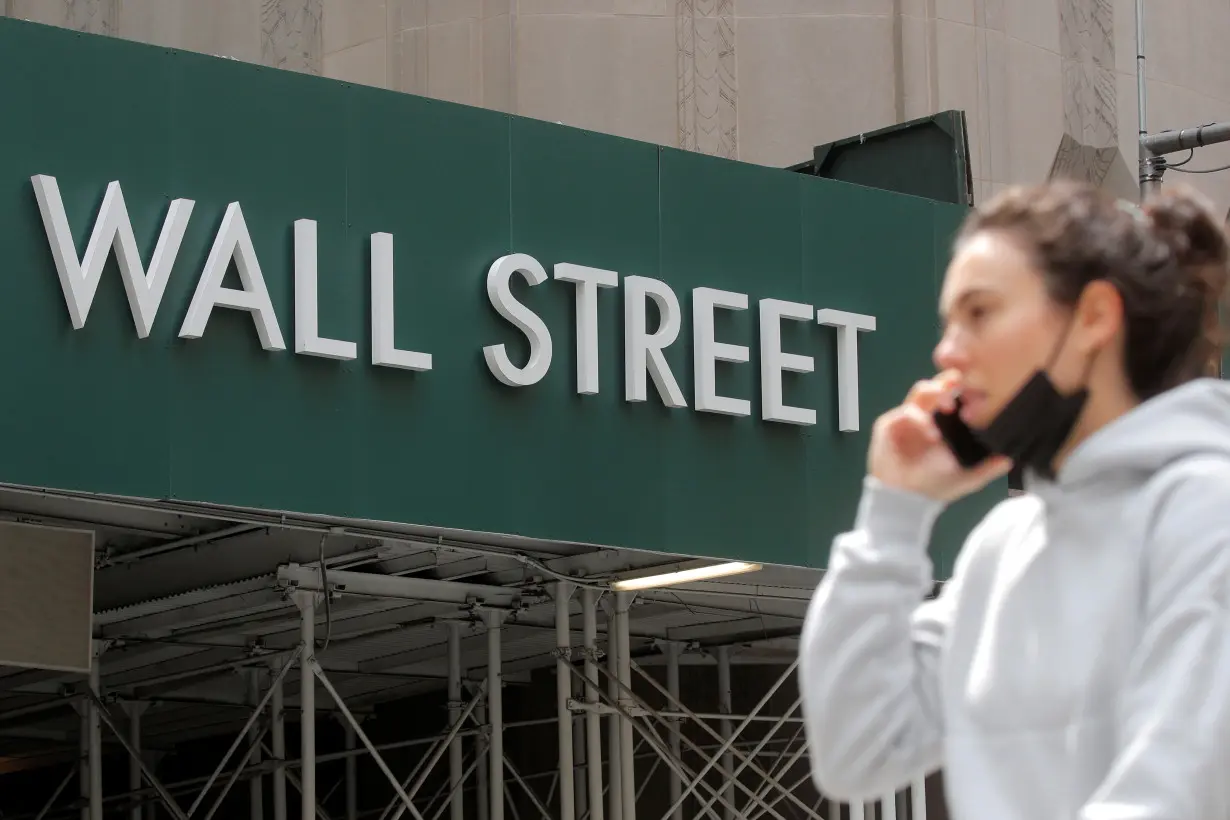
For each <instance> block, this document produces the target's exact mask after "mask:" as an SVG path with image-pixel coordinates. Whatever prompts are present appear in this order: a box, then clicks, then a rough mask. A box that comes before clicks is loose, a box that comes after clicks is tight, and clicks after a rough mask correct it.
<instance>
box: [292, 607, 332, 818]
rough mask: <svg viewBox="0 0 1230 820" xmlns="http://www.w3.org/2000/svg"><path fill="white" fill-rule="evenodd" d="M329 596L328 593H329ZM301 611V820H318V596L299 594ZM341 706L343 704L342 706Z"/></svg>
mask: <svg viewBox="0 0 1230 820" xmlns="http://www.w3.org/2000/svg"><path fill="white" fill-rule="evenodd" d="M325 594H326V595H327V594H328V592H327V591H326V592H325ZM293 597H294V600H295V604H296V606H298V607H299V612H300V615H301V618H300V627H299V642H300V651H301V654H300V656H299V703H300V708H301V709H302V710H303V714H302V716H301V717H300V719H299V759H300V760H301V761H302V771H301V772H300V773H299V791H300V792H301V794H302V796H303V799H302V800H301V801H300V803H301V806H300V812H299V820H315V818H316V676H315V675H314V674H312V665H313V664H314V663H315V661H316V593H315V592H302V591H298V592H295V593H294V594H293ZM339 705H340V704H339Z"/></svg>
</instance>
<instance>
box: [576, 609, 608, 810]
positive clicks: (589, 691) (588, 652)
mask: <svg viewBox="0 0 1230 820" xmlns="http://www.w3.org/2000/svg"><path fill="white" fill-rule="evenodd" d="M581 616H582V626H581V629H582V630H583V640H584V641H585V687H584V688H585V695H584V697H585V702H586V703H588V704H590V705H592V706H597V705H598V684H599V678H598V591H597V590H595V589H593V588H592V587H585V588H583V589H582V590H581ZM585 764H586V774H587V775H588V777H587V778H586V780H587V783H588V786H587V788H586V794H587V795H588V802H589V807H588V809H589V816H590V818H591V820H602V810H603V808H604V806H603V794H602V791H603V789H602V717H601V716H600V715H599V714H598V713H597V711H595V710H591V711H589V712H586V713H585Z"/></svg>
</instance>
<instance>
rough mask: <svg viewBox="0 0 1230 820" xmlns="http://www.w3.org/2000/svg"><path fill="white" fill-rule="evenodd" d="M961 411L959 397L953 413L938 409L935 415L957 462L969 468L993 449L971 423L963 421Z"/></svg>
mask: <svg viewBox="0 0 1230 820" xmlns="http://www.w3.org/2000/svg"><path fill="white" fill-rule="evenodd" d="M960 413H961V399H960V398H958V399H957V401H956V408H955V409H954V410H953V411H952V412H951V413H942V412H940V411H938V410H937V411H936V412H935V413H934V416H933V417H934V419H935V426H936V428H938V429H939V431H940V436H942V437H943V439H944V443H945V444H947V445H948V449H949V450H951V451H952V454H953V455H954V456H955V457H956V459H957V463H958V464H960V465H961V467H963V468H964V469H966V470H968V469H970V468H972V467H977V466H978V465H979V464H981V463H982V462H984V461H986V460H987V459H988V458H990V457H991V451H990V450H989V449H987V447H986V445H985V444H983V443H982V442H981V441H979V440H978V437H977V436H975V435H974V431H973V430H971V429H970V427H969V425H968V424H966V423H965V422H964V421H962V419H961V416H960Z"/></svg>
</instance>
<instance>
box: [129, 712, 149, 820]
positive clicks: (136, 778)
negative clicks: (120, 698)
mask: <svg viewBox="0 0 1230 820" xmlns="http://www.w3.org/2000/svg"><path fill="white" fill-rule="evenodd" d="M147 708H149V704H147V703H133V702H129V703H126V704H125V705H124V711H125V712H127V713H128V745H130V746H132V748H133V750H134V751H135V752H136V754H137V755H140V754H141V715H143V714H144V713H145V710H146V709H147ZM128 790H129V791H131V792H139V791H140V790H141V761H140V760H139V759H137V757H135V756H133V755H129V756H128ZM141 814H142V812H141V801H140V800H139V799H134V800H133V803H132V808H131V809H130V810H129V812H128V817H129V820H141Z"/></svg>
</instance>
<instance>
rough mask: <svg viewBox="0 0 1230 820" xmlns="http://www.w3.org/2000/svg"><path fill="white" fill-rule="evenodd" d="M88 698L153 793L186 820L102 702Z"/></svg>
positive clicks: (173, 812)
mask: <svg viewBox="0 0 1230 820" xmlns="http://www.w3.org/2000/svg"><path fill="white" fill-rule="evenodd" d="M90 698H91V702H92V703H93V704H94V707H95V709H96V710H97V711H96V714H97V715H98V718H99V720H100V721H101V722H103V723H106V724H107V728H108V729H110V730H111V733H112V734H114V735H115V739H116V740H118V741H119V742H120V745H121V746H123V747H124V751H126V752H128V754H129V755H130V756H131V757H132V759H133V760H136V761H137V762H138V764H139V765H140V766H141V774H143V775H144V776H145V779H146V780H148V781H149V782H150V785H152V786H153V787H154V791H156V792H157V793H158V796H159V797H161V798H162V801H163V802H164V803H165V804H166V807H167V808H168V809H169V810H170V811H171V813H172V814H173V815H175V817H176V820H187V815H185V814H184V811H183V809H181V808H180V807H179V804H178V803H176V802H175V800H174V798H172V797H171V793H170V792H169V791H167V789H166V787H165V786H163V785H162V783H161V782H160V781H159V780H158V778H157V777H155V776H154V773H153V772H151V771H150V770H149V769H148V768H147V767H146V766H145V761H143V760H141V756H140V755H139V754H138V753H137V752H136V750H134V749H133V748H132V747H131V746H129V745H128V741H127V740H126V739H125V738H124V733H123V732H121V731H120V729H119V727H118V726H116V725H115V721H113V720H112V719H111V716H110V715H109V714H107V710H106V709H105V708H103V705H102V701H101V700H98V698H97V696H96V695H93V694H91V695H90ZM101 739H102V738H101V737H100V738H99V740H101ZM100 816H101V815H100Z"/></svg>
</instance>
